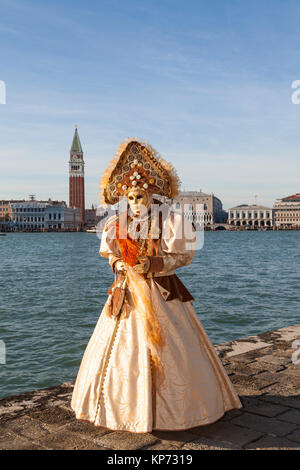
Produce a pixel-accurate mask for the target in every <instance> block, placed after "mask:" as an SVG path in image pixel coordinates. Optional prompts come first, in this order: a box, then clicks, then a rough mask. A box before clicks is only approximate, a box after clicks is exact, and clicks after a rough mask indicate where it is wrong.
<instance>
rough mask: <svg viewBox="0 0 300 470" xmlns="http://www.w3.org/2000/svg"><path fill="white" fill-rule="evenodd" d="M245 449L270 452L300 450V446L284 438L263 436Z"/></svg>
mask: <svg viewBox="0 0 300 470" xmlns="http://www.w3.org/2000/svg"><path fill="white" fill-rule="evenodd" d="M244 448H245V449H259V450H264V449H266V450H267V449H269V450H272V449H273V450H289V449H292V450H296V449H300V445H299V444H297V443H296V442H292V441H290V440H289V439H286V438H282V437H274V436H263V437H261V438H260V439H258V441H255V442H252V443H250V444H247V445H246V446H245V447H244Z"/></svg>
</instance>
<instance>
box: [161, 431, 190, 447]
mask: <svg viewBox="0 0 300 470" xmlns="http://www.w3.org/2000/svg"><path fill="white" fill-rule="evenodd" d="M152 435H153V436H155V437H157V438H158V439H159V440H162V441H168V442H170V444H171V445H175V446H178V445H183V444H184V443H185V442H189V441H192V440H193V439H197V438H198V435H197V434H195V433H193V430H190V431H153V432H152Z"/></svg>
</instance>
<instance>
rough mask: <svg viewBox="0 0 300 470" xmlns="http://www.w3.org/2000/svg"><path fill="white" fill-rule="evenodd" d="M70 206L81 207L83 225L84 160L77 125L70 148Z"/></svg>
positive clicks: (82, 222)
mask: <svg viewBox="0 0 300 470" xmlns="http://www.w3.org/2000/svg"><path fill="white" fill-rule="evenodd" d="M69 206H70V207H72V208H75V207H77V208H80V209H81V224H82V226H83V225H84V219H85V197H84V160H83V151H82V147H81V143H80V139H79V134H78V130H77V126H75V133H74V137H73V142H72V146H71V150H70V161H69Z"/></svg>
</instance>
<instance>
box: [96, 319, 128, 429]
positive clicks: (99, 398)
mask: <svg viewBox="0 0 300 470" xmlns="http://www.w3.org/2000/svg"><path fill="white" fill-rule="evenodd" d="M121 316H122V313H121V314H120V315H119V316H118V317H117V319H116V324H115V326H114V330H113V332H112V336H111V340H110V343H109V346H108V350H107V354H106V357H105V361H104V365H103V369H102V375H101V379H100V386H99V397H98V402H97V407H96V413H95V418H94V423H95V422H96V419H97V416H98V413H99V409H100V401H101V395H102V392H103V384H104V380H105V376H106V372H107V367H108V363H109V359H110V355H111V350H112V347H113V345H114V342H115V338H116V334H117V330H118V326H119V324H120V320H121Z"/></svg>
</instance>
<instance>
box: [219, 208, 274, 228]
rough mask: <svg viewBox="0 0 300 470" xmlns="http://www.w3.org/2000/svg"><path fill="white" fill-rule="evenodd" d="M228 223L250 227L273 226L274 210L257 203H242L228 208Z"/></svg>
mask: <svg viewBox="0 0 300 470" xmlns="http://www.w3.org/2000/svg"><path fill="white" fill-rule="evenodd" d="M228 224H229V225H235V226H237V227H241V226H245V227H249V228H251V227H252V228H256V227H273V225H274V210H273V209H272V208H270V207H266V206H260V205H257V204H252V205H248V204H241V205H239V206H235V207H231V208H230V209H228Z"/></svg>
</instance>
